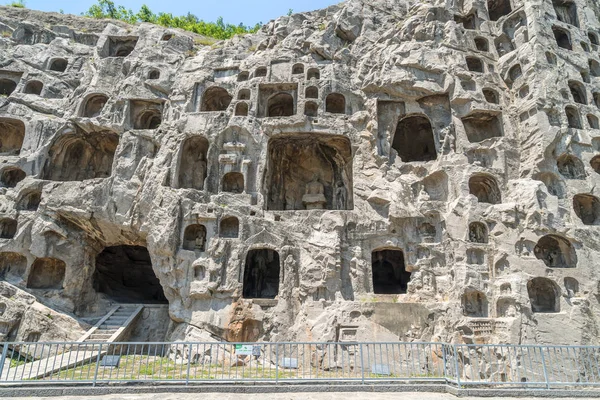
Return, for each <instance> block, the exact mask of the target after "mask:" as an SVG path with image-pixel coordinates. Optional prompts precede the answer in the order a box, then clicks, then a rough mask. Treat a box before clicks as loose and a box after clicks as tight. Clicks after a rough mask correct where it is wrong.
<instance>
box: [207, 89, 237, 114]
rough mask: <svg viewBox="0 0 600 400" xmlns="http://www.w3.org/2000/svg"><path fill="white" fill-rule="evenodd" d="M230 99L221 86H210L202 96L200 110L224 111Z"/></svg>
mask: <svg viewBox="0 0 600 400" xmlns="http://www.w3.org/2000/svg"><path fill="white" fill-rule="evenodd" d="M232 99H233V98H232V97H231V95H230V94H229V92H227V90H225V89H223V88H221V87H210V88H208V89H206V91H205V92H204V95H203V96H202V105H201V106H200V111H208V112H213V111H226V110H227V108H229V104H230V103H231V100H232Z"/></svg>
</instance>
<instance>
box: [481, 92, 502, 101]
mask: <svg viewBox="0 0 600 400" xmlns="http://www.w3.org/2000/svg"><path fill="white" fill-rule="evenodd" d="M482 92H483V96H484V97H485V101H487V102H488V103H491V104H500V98H499V96H498V92H496V91H495V90H494V89H490V88H485V89H483V90H482Z"/></svg>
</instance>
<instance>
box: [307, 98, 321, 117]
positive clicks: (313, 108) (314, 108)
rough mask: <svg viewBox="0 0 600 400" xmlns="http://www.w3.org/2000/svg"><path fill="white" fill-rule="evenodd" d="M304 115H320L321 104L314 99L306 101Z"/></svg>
mask: <svg viewBox="0 0 600 400" xmlns="http://www.w3.org/2000/svg"><path fill="white" fill-rule="evenodd" d="M304 115H306V116H307V117H317V116H318V115H319V106H318V105H317V103H315V102H314V101H307V102H306V103H304Z"/></svg>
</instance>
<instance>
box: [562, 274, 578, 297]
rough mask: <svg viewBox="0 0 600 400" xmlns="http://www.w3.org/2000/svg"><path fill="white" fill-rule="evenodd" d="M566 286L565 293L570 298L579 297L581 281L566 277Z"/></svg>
mask: <svg viewBox="0 0 600 400" xmlns="http://www.w3.org/2000/svg"><path fill="white" fill-rule="evenodd" d="M563 283H564V285H565V291H566V292H567V296H568V297H570V298H571V297H577V296H579V281H577V279H575V278H571V277H566V278H565V279H564V280H563Z"/></svg>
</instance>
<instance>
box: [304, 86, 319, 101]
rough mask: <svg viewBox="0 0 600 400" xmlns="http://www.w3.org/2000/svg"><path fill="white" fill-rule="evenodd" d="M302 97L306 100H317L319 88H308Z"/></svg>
mask: <svg viewBox="0 0 600 400" xmlns="http://www.w3.org/2000/svg"><path fill="white" fill-rule="evenodd" d="M304 97H305V98H307V99H318V98H319V88H318V87H316V86H309V87H307V88H306V90H305V91H304Z"/></svg>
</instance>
